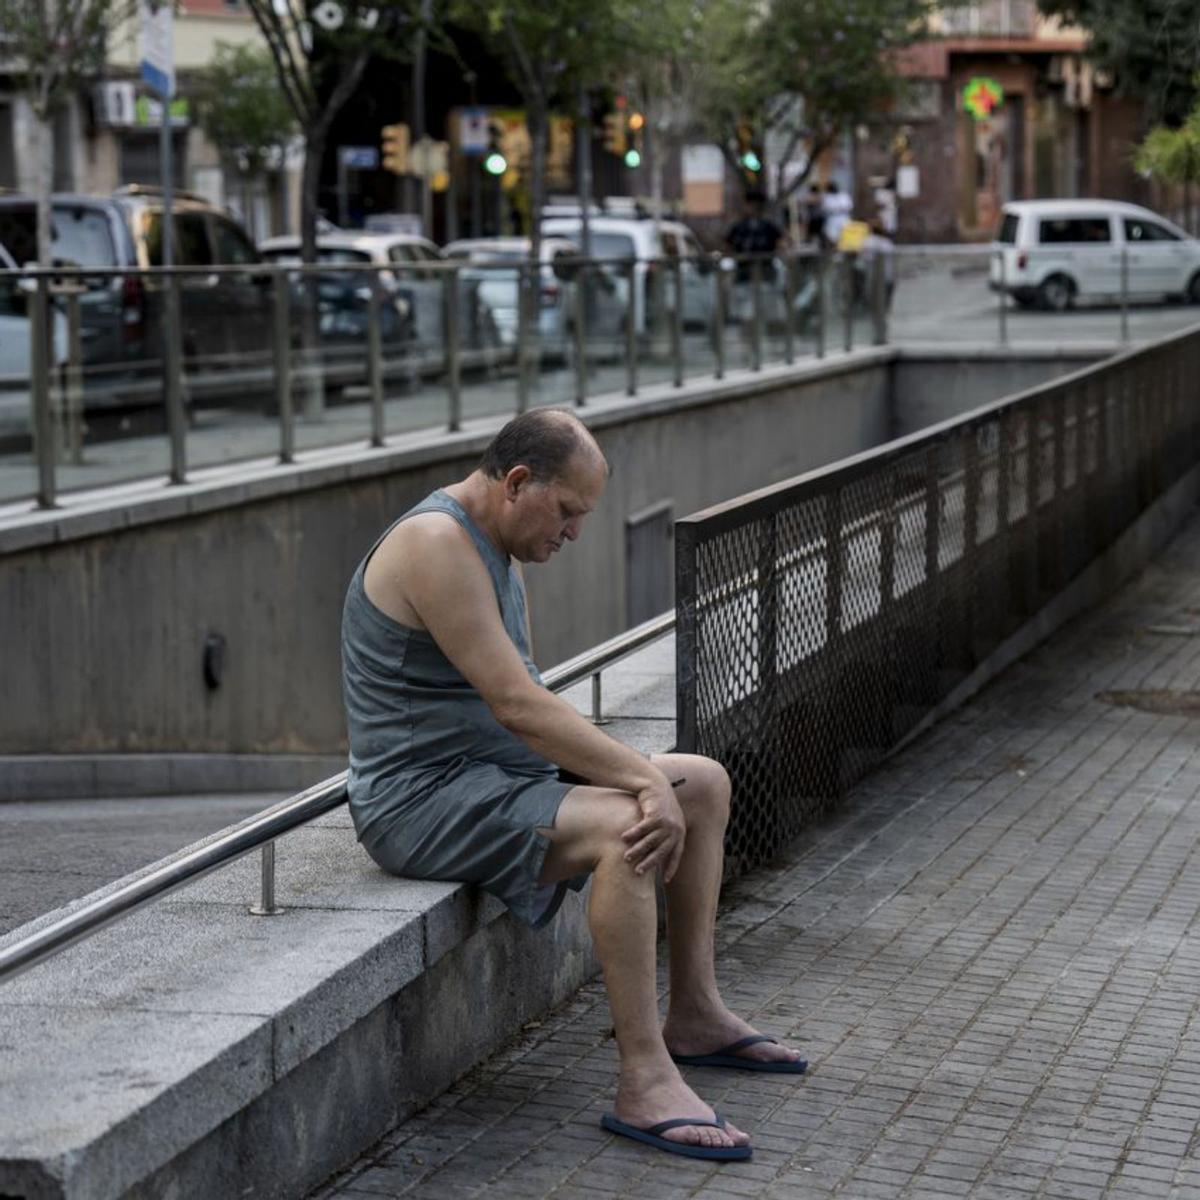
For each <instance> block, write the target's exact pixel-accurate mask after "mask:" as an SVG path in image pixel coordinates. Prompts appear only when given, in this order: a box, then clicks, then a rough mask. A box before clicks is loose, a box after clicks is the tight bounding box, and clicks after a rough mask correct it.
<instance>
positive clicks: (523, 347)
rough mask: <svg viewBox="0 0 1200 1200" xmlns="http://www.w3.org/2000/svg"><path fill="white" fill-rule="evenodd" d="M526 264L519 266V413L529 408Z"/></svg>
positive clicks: (519, 264)
mask: <svg viewBox="0 0 1200 1200" xmlns="http://www.w3.org/2000/svg"><path fill="white" fill-rule="evenodd" d="M527 274H528V272H527V271H526V270H525V263H523V262H521V263H518V264H517V412H519V413H523V412H524V411H525V410H526V409H527V408H528V407H529V286H528V280H527V278H526V276H527Z"/></svg>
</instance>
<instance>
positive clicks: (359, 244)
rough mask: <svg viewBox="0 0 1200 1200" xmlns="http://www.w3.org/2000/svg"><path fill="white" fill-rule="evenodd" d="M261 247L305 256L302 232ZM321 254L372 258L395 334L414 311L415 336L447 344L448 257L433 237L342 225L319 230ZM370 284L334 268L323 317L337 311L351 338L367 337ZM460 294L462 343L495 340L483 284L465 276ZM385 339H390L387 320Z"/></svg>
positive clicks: (271, 258)
mask: <svg viewBox="0 0 1200 1200" xmlns="http://www.w3.org/2000/svg"><path fill="white" fill-rule="evenodd" d="M259 250H260V252H261V253H262V256H263V257H264V258H265V259H266V260H267V261H268V262H275V263H284V264H286V265H291V264H293V263H298V262H299V261H300V239H299V238H298V237H294V236H286V237H273V238H268V239H267V240H266V241H264V242H262V243H260V245H259ZM317 257H318V260H319V261H320V262H326V263H363V264H367V263H370V264H373V265H374V266H376V267H379V268H381V270H380V271H379V280H380V283H381V284H382V285H383V288H384V290H385V292H386V294H387V295H388V297H389V300H390V305H389V306H388V307H390V309H391V310H393V311H394V312H395V314H396V316H397V321H396V333H395V336H396V337H398V338H400V339H401V340H403V338H404V334H403V332H402V331H401V328H400V327H401V326H402V325H403V321H404V319H405V318H406V317H407V316H409V315H411V320H412V326H413V328H412V331H411V336H414V337H415V338H416V340H417V341H418V342H419V343H420V344H421V346H422V347H426V348H428V347H433V348H435V349H440V348H441V346H442V345H443V343H444V340H445V284H444V282H443V279H442V276H443V272H442V271H441V270H439V269H438V267H439V264H441V263H443V262H445V256H444V255H443V253H442V251H441V250H439V249H438V247H437V246H436V245H435V244H434V243H433V242H431V241H429V239H428V238H423V237H417V236H415V235H413V234H406V233H359V232H355V231H353V230H336V231H331V232H327V233H321V234H319V235H318V236H317ZM339 278H340V279H341V280H343V281H344V288H339V287H338V286H337V281H338V279H339ZM364 284H365V279H364V278H360V277H358V276H355V275H353V274H351V273H346V274H343V275H341V276H340V277H339V276H336V275H335V274H334V273H332V272H331V273H330V275H329V276H326V277H323V279H322V285H321V286H322V305H323V309H327V310H328V312H323V315H322V320H323V322H324V321H328V320H332V319H334V317H335V316H336V319H337V320H338V322H339V327H338V330H337V332H341V333H344V334H345V335H346V337H347V338H348V339H350V340H355V339H357V340H361V337H363V336H365V325H363V321H362V315H361V314H362V313H363V312H364V311H365V309H364V308H363V305H362V299H361V296H360V295H359V293H360V291H361V289H362V287H363V285H364ZM343 291H344V293H345V295H344V296H342V292H343ZM339 297H341V298H340V299H339ZM458 298H459V304H458V318H459V342H460V345H462V346H463V347H464V348H466V347H478V346H484V345H493V344H494V343H495V340H496V339H495V326H494V323H493V322H492V319H491V314H490V312H488V310H487V307H486V305H485V304H484V303H483V302H482V301H481V299H480V297H479V295H478V287H477V285H475V284H473V283H470V282H469V281H466V280H464V281H463V284H462V286H460V288H459V293H458ZM356 313H357V314H358V315H357V316H356V315H355V314H356ZM386 320H387V317H386V313H385V321H386ZM360 327H361V333H360V332H359V330H360ZM384 339H385V341H386V340H389V328H388V326H387V325H386V324H385V327H384Z"/></svg>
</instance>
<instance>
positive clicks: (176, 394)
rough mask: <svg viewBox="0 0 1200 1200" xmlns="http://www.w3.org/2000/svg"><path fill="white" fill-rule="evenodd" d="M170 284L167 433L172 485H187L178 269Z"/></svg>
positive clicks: (165, 333)
mask: <svg viewBox="0 0 1200 1200" xmlns="http://www.w3.org/2000/svg"><path fill="white" fill-rule="evenodd" d="M163 282H164V283H165V285H166V297H167V304H166V320H165V321H164V328H163V343H164V348H165V350H166V360H165V361H166V378H165V381H164V382H165V385H166V401H167V430H168V432H169V434H170V437H171V482H172V483H187V445H186V443H185V441H184V437H185V429H186V424H187V422H186V418H185V417H184V412H183V346H182V332H183V331H182V330H181V328H180V304H179V276H178V275H176V274H175V272H174V270H171V273H170V274H169V275H168V276H167V278H166V279H165V280H164V281H163Z"/></svg>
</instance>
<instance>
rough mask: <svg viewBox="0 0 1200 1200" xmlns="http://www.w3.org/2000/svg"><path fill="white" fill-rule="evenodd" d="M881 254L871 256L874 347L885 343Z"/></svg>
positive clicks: (885, 311) (884, 277) (885, 282)
mask: <svg viewBox="0 0 1200 1200" xmlns="http://www.w3.org/2000/svg"><path fill="white" fill-rule="evenodd" d="M885 267H886V263H885V261H884V257H883V254H882V253H881V252H879V251H876V252H875V254H873V255H872V256H871V331H872V341H873V344H874V345H876V346H883V345H886V343H887V279H886V275H885Z"/></svg>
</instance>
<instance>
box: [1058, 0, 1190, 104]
mask: <svg viewBox="0 0 1200 1200" xmlns="http://www.w3.org/2000/svg"><path fill="white" fill-rule="evenodd" d="M1038 5H1039V7H1040V8H1041V10H1042V12H1044V13H1046V14H1048V15H1052V16H1058V17H1062V18H1063V19H1064V20H1066V21H1068V22H1070V23H1071V24H1075V25H1081V26H1082V27H1083V28H1084V29H1086V30H1087V31H1088V33H1089V34H1090V35H1091V45H1090V47H1089V50H1088V55H1089V57H1090V58H1091V59H1092V60H1093V61H1094V62H1095V63H1096V64H1097V65H1098V66H1100V67H1103V68H1104V69H1106V70H1108V71H1111V72H1112V75H1113V80H1114V83H1115V85H1116V88H1117V91H1118V93H1120V94H1124V95H1129V96H1136V97H1138V98H1140V99H1142V100H1143V101H1144V102H1145V104H1146V107H1147V115H1148V117H1149V118H1150V120H1152V121H1157V122H1163V123H1165V124H1167V125H1177V124H1179V123H1180V122H1181V121H1182V120H1183V119H1184V117H1185V116H1186V115H1187V113H1188V110H1189V109H1190V108H1191V106H1192V103H1193V101H1194V99H1195V96H1196V88H1195V79H1194V77H1195V75H1196V72H1197V71H1198V70H1200V20H1198V19H1197V11H1196V5H1195V4H1194V3H1192V2H1191V0H1038Z"/></svg>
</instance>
